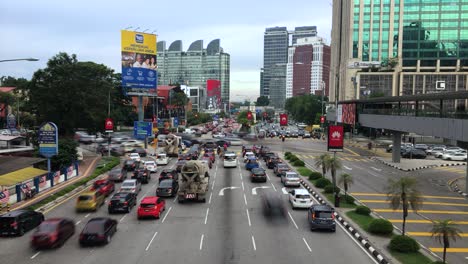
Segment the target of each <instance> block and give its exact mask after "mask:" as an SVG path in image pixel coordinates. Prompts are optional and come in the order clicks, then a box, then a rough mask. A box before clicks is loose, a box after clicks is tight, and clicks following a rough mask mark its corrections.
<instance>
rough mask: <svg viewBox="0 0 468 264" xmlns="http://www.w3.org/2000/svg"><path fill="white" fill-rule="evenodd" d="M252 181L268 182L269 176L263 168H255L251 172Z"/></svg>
mask: <svg viewBox="0 0 468 264" xmlns="http://www.w3.org/2000/svg"><path fill="white" fill-rule="evenodd" d="M250 181H251V182H266V181H267V175H266V172H265V169H263V168H260V167H258V168H253V169H251V170H250Z"/></svg>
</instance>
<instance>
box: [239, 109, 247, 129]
mask: <svg viewBox="0 0 468 264" xmlns="http://www.w3.org/2000/svg"><path fill="white" fill-rule="evenodd" d="M237 123H239V124H241V125H242V126H247V125H248V124H249V120H248V119H247V111H242V112H240V113H239V114H238V115H237Z"/></svg>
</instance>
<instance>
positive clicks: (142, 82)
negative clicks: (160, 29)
mask: <svg viewBox="0 0 468 264" xmlns="http://www.w3.org/2000/svg"><path fill="white" fill-rule="evenodd" d="M121 37H122V38H121V44H122V59H121V63H122V86H123V87H124V89H125V91H126V93H127V94H128V95H151V94H153V93H154V90H155V89H156V87H157V83H158V80H157V78H158V74H157V72H156V70H157V68H158V65H157V61H156V35H153V34H146V33H141V32H135V31H127V30H122V31H121ZM149 90H153V91H152V93H150V91H149Z"/></svg>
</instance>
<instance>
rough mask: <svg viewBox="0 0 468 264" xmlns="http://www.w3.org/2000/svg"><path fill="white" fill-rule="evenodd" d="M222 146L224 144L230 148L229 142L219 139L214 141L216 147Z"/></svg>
mask: <svg viewBox="0 0 468 264" xmlns="http://www.w3.org/2000/svg"><path fill="white" fill-rule="evenodd" d="M224 144H226V145H227V146H230V145H231V141H228V140H224V139H220V140H217V141H216V145H217V146H220V147H224Z"/></svg>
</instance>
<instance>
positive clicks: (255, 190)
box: [252, 184, 273, 195]
mask: <svg viewBox="0 0 468 264" xmlns="http://www.w3.org/2000/svg"><path fill="white" fill-rule="evenodd" d="M272 185H273V184H272ZM268 188H270V186H259V187H254V188H252V195H257V189H268Z"/></svg>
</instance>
